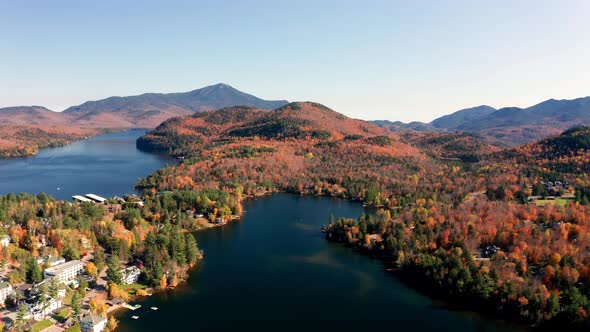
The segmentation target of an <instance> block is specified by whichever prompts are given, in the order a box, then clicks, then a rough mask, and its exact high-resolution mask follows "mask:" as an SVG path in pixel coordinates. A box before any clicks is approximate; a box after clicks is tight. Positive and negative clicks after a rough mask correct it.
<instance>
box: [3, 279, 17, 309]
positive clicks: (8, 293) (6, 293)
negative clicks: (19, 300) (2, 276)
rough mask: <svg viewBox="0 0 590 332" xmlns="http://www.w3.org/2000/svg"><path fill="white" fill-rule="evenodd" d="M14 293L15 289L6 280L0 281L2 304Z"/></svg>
mask: <svg viewBox="0 0 590 332" xmlns="http://www.w3.org/2000/svg"><path fill="white" fill-rule="evenodd" d="M13 294H14V289H12V286H11V285H10V284H9V283H7V282H6V281H4V282H2V283H0V305H2V304H4V302H6V299H7V298H9V297H10V296H12V295H13Z"/></svg>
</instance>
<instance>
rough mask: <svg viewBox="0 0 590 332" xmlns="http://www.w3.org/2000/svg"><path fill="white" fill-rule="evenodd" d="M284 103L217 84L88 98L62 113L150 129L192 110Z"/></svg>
mask: <svg viewBox="0 0 590 332" xmlns="http://www.w3.org/2000/svg"><path fill="white" fill-rule="evenodd" d="M287 103H288V102H287V101H286V100H264V99H260V98H258V97H255V96H253V95H250V94H247V93H244V92H241V91H239V90H237V89H235V88H233V87H231V86H229V85H227V84H223V83H219V84H215V85H211V86H207V87H204V88H201V89H197V90H193V91H189V92H183V93H166V94H164V93H145V94H142V95H138V96H129V97H109V98H106V99H101V100H97V101H88V102H85V103H83V104H81V105H78V106H73V107H70V108H68V109H66V110H65V111H64V112H63V113H64V114H67V115H69V116H70V117H71V118H72V119H73V121H74V122H76V123H79V124H81V125H101V126H107V127H145V128H150V127H155V126H157V125H158V124H160V123H161V122H163V121H165V120H166V119H169V118H171V117H174V116H184V115H190V114H193V113H195V112H202V111H206V110H214V109H219V108H223V107H229V106H236V105H245V106H250V107H255V108H261V109H275V108H278V107H281V106H283V105H285V104H287Z"/></svg>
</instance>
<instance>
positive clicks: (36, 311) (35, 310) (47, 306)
mask: <svg viewBox="0 0 590 332" xmlns="http://www.w3.org/2000/svg"><path fill="white" fill-rule="evenodd" d="M40 296H41V295H38V296H36V297H31V298H28V299H26V300H25V301H24V303H25V305H26V306H27V309H29V312H30V313H31V317H33V319H35V320H43V319H46V318H47V317H48V316H50V315H51V313H52V312H54V311H55V310H57V309H59V308H61V306H62V302H61V297H59V298H57V299H53V298H51V297H49V295H48V296H47V298H46V302H45V303H42V301H41V300H40V298H39V297H40Z"/></svg>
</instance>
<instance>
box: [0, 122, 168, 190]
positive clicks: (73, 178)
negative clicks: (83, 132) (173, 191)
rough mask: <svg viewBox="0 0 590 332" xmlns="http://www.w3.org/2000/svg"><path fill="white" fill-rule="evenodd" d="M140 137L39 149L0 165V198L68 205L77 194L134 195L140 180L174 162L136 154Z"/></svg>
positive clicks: (136, 134)
mask: <svg viewBox="0 0 590 332" xmlns="http://www.w3.org/2000/svg"><path fill="white" fill-rule="evenodd" d="M144 133H145V131H142V130H130V131H125V132H121V133H113V134H107V135H102V136H98V137H94V138H91V139H88V140H84V141H78V142H75V143H73V144H70V145H67V146H64V147H61V148H56V149H45V150H41V152H40V153H39V154H38V155H37V156H34V157H27V158H18V159H8V160H0V194H1V195H4V194H7V193H10V192H13V193H19V192H28V193H40V192H45V193H48V194H51V195H52V196H54V197H55V198H58V199H65V200H71V197H72V195H76V194H86V193H94V194H97V195H100V196H105V197H112V196H115V195H119V196H122V195H124V194H128V193H133V192H134V190H133V186H134V185H135V183H136V182H137V179H138V178H141V177H145V176H147V175H148V174H150V173H152V172H154V171H155V170H157V169H159V168H162V167H164V166H165V165H166V163H170V164H172V163H174V161H172V160H169V159H167V158H166V157H163V156H161V155H157V154H150V153H145V152H141V151H139V150H137V149H136V148H135V141H136V139H137V138H138V137H139V136H141V135H143V134H144Z"/></svg>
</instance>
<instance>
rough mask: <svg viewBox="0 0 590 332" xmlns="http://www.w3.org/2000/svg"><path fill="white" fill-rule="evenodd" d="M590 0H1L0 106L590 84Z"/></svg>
mask: <svg viewBox="0 0 590 332" xmlns="http://www.w3.org/2000/svg"><path fill="white" fill-rule="evenodd" d="M588 13H590V1H587V0H579V1H575V0H562V1H545V0H535V1H528V0H523V1H517V0H510V1H507V0H495V1H473V0H461V1H459V0H449V1H435V0H432V1H422V0H407V1H395V0H383V1H380V0H363V1H358V0H356V1H349V0H333V1H328V0H297V1H290V0H284V1H276V0H273V1H270V0H235V1H233V0H216V1H214V0H211V1H206V0H203V1H198V0H194V1H174V0H167V1H151V0H142V1H139V0H138V1H124V0H115V1H112V0H101V1H80V0H69V1H66V0H51V1H45V0H39V1H28V0H19V1H13V0H0V107H4V106H17V105H43V106H46V107H48V108H50V109H52V110H55V111H61V110H63V109H65V108H67V107H69V106H72V105H78V104H81V103H83V102H85V101H87V100H97V99H102V98H106V97H109V96H113V95H116V96H126V95H135V94H141V93H145V92H184V91H190V90H194V89H197V88H200V87H203V86H206V85H211V84H215V83H220V82H222V83H227V84H229V85H232V86H234V87H235V88H237V89H239V90H241V91H244V92H247V93H251V94H254V95H256V96H258V97H261V98H264V99H287V100H289V101H315V102H319V103H322V104H324V105H326V106H329V107H330V108H332V109H334V110H336V111H338V112H340V113H343V114H346V115H348V116H351V117H354V118H360V119H366V120H375V119H388V120H401V121H405V122H408V121H426V122H428V121H431V120H433V119H434V118H436V117H439V116H441V115H444V114H449V113H452V112H454V111H456V110H459V109H462V108H466V107H472V106H477V105H482V104H486V105H490V106H493V107H505V106H518V107H528V106H531V105H534V104H536V103H538V102H541V101H543V100H546V99H549V98H555V99H573V98H577V97H583V96H588V95H590V60H589V59H590V24H589V23H588V18H587V17H588Z"/></svg>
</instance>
